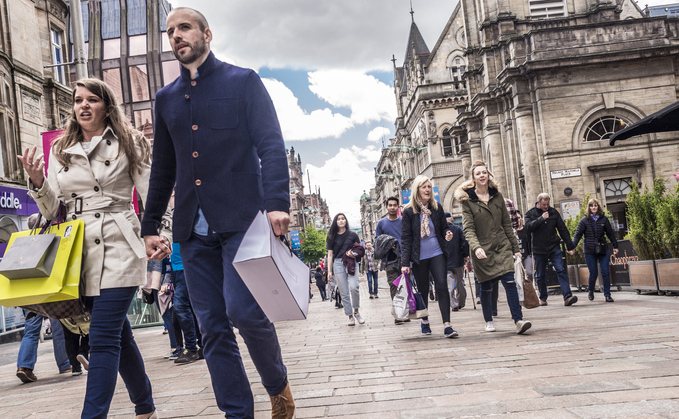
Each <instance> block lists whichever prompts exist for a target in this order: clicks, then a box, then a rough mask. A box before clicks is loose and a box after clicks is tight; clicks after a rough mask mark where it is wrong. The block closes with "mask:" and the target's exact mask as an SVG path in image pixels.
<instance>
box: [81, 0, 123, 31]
mask: <svg viewBox="0 0 679 419" xmlns="http://www.w3.org/2000/svg"><path fill="white" fill-rule="evenodd" d="M83 14H84V11H83ZM101 37H102V39H112V38H120V0H101Z"/></svg>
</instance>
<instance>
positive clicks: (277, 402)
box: [269, 383, 295, 419]
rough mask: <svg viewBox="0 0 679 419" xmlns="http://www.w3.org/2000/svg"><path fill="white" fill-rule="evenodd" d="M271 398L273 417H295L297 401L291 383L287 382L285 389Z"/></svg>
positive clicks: (290, 418) (292, 418)
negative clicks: (291, 390) (293, 397)
mask: <svg viewBox="0 0 679 419" xmlns="http://www.w3.org/2000/svg"><path fill="white" fill-rule="evenodd" d="M269 397H270V398H271V418H272V419H294V417H295V401H294V400H293V399H292V393H291V392H290V383H288V384H286V386H285V388H284V389H283V391H281V393H280V394H278V395H276V396H269Z"/></svg>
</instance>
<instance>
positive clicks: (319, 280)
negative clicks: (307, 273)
mask: <svg viewBox="0 0 679 419" xmlns="http://www.w3.org/2000/svg"><path fill="white" fill-rule="evenodd" d="M314 279H316V286H317V287H318V292H320V293H321V301H325V300H326V298H325V279H324V278H323V269H321V267H320V266H316V273H315V274H314Z"/></svg>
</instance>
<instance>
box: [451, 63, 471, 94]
mask: <svg viewBox="0 0 679 419" xmlns="http://www.w3.org/2000/svg"><path fill="white" fill-rule="evenodd" d="M466 70H467V67H466V65H465V62H464V60H463V59H462V58H461V57H456V58H454V59H453V65H452V66H451V67H450V80H452V82H453V85H454V86H455V88H456V89H464V88H466V87H467V82H466V81H465V80H463V79H462V76H463V75H464V73H465V71H466Z"/></svg>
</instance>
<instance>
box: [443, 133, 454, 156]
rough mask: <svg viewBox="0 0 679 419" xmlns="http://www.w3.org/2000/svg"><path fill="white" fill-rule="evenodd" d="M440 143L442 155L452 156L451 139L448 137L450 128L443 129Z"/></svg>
mask: <svg viewBox="0 0 679 419" xmlns="http://www.w3.org/2000/svg"><path fill="white" fill-rule="evenodd" d="M441 144H442V145H443V156H444V157H452V156H453V141H452V140H451V138H450V130H449V129H448V128H446V129H444V130H443V136H442V139H441Z"/></svg>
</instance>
